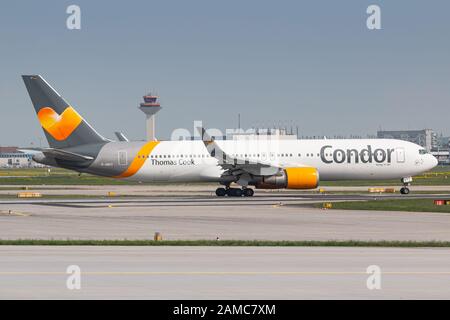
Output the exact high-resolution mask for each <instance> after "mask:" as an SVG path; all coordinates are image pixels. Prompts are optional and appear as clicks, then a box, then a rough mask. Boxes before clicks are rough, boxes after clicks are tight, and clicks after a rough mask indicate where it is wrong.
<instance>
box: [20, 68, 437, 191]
mask: <svg viewBox="0 0 450 320" xmlns="http://www.w3.org/2000/svg"><path fill="white" fill-rule="evenodd" d="M22 78H23V81H24V82H25V86H26V88H27V90H28V93H29V95H30V97H31V101H32V102H33V105H34V108H35V110H36V113H37V117H38V119H39V122H40V124H41V126H42V128H43V129H44V133H45V135H46V137H47V140H48V144H49V146H50V147H49V148H44V149H41V150H40V151H41V152H39V153H37V154H35V155H34V156H33V160H34V161H36V162H38V163H42V164H45V165H49V166H54V167H61V168H66V169H70V170H75V171H77V172H80V173H91V174H95V175H99V176H105V177H112V178H117V179H128V180H135V181H142V182H156V181H167V182H200V181H204V182H217V183H220V184H221V185H223V187H220V188H218V189H217V190H216V194H217V196H225V195H228V196H237V197H239V196H252V195H253V193H254V192H253V189H252V188H250V186H254V187H255V188H264V189H279V188H288V189H314V188H316V187H317V186H318V185H319V182H320V181H328V180H358V179H364V180H366V179H374V180H375V179H401V182H402V184H403V187H402V188H401V190H400V191H401V193H402V194H408V193H409V188H408V186H409V185H410V183H411V181H412V178H411V177H412V176H413V175H417V174H420V173H423V172H425V171H427V170H430V169H432V168H433V167H435V166H436V165H437V160H436V158H435V157H434V156H433V155H431V154H429V153H428V152H427V151H426V150H425V149H424V148H422V147H421V146H419V145H416V144H414V143H411V142H406V141H402V140H394V139H319V140H279V139H255V140H251V141H248V140H221V141H216V140H214V139H212V138H211V137H209V136H208V134H207V132H206V131H205V130H204V129H203V128H199V130H200V132H201V134H202V137H203V139H202V140H198V141H148V142H144V141H118V142H115V141H111V140H109V139H106V138H104V137H103V136H101V135H100V134H99V133H98V132H97V131H95V130H94V128H92V127H91V126H90V125H89V124H88V123H87V121H86V120H85V119H83V117H81V116H80V114H79V113H78V112H77V111H75V109H74V108H73V107H72V106H71V105H70V104H68V103H67V102H66V101H65V100H64V99H63V98H62V97H61V96H60V95H59V94H58V93H57V92H56V91H55V89H53V88H52V87H51V86H50V85H49V84H48V83H47V82H46V81H45V80H44V79H43V78H42V77H41V76H40V75H25V76H22ZM232 183H236V184H237V185H239V186H241V187H242V188H231V187H230V185H231V184H232Z"/></svg>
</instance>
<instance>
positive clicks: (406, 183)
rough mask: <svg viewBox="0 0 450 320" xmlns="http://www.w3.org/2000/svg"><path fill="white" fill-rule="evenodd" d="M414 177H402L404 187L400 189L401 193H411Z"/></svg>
mask: <svg viewBox="0 0 450 320" xmlns="http://www.w3.org/2000/svg"><path fill="white" fill-rule="evenodd" d="M411 182H412V177H406V178H402V183H403V188H401V189H400V193H401V194H409V186H410V185H411Z"/></svg>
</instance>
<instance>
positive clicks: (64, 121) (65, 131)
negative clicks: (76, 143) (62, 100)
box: [38, 106, 83, 141]
mask: <svg viewBox="0 0 450 320" xmlns="http://www.w3.org/2000/svg"><path fill="white" fill-rule="evenodd" d="M38 118H39V122H40V123H41V126H42V127H43V128H44V130H45V131H47V132H48V133H49V134H50V135H51V136H52V137H53V138H55V139H56V140H58V141H61V140H66V139H67V138H68V137H69V136H70V135H71V134H72V132H73V131H74V130H75V129H76V128H77V127H78V126H79V125H80V123H81V121H83V118H81V116H80V115H79V114H78V113H77V112H76V111H75V109H74V108H72V107H70V106H69V107H67V108H66V110H64V111H63V113H61V114H60V115H59V114H58V113H56V112H55V110H53V109H52V108H50V107H44V108H42V109H41V110H39V112H38Z"/></svg>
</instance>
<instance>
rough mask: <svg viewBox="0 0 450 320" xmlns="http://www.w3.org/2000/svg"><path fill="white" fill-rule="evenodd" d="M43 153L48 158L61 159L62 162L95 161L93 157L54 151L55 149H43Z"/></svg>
mask: <svg viewBox="0 0 450 320" xmlns="http://www.w3.org/2000/svg"><path fill="white" fill-rule="evenodd" d="M42 153H43V154H44V155H45V156H46V157H49V158H54V159H60V160H67V161H90V160H94V158H93V157H90V156H84V155H82V154H78V153H74V152H69V151H64V150H61V149H53V148H48V149H42Z"/></svg>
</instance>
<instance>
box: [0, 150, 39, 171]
mask: <svg viewBox="0 0 450 320" xmlns="http://www.w3.org/2000/svg"><path fill="white" fill-rule="evenodd" d="M32 157H33V155H32V154H29V153H25V152H22V151H19V148H18V147H0V168H30V167H37V166H41V165H39V164H38V163H36V162H34V161H33V159H32Z"/></svg>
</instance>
